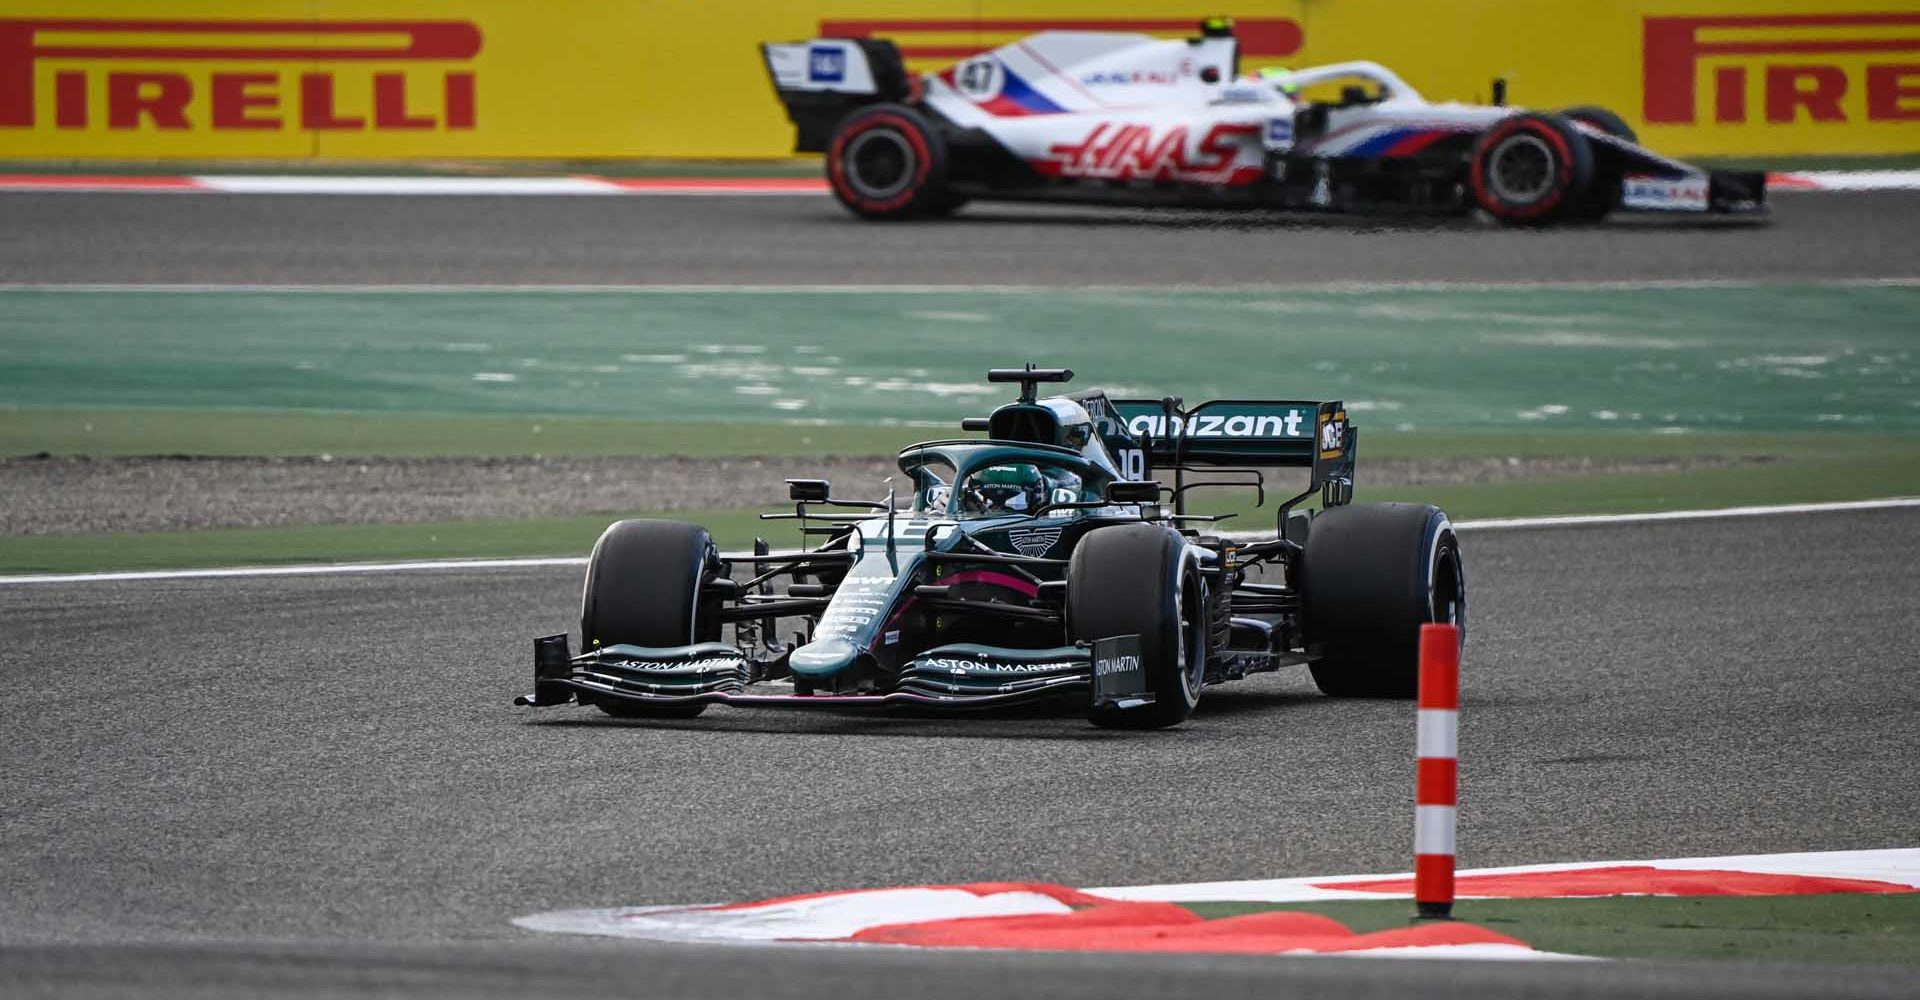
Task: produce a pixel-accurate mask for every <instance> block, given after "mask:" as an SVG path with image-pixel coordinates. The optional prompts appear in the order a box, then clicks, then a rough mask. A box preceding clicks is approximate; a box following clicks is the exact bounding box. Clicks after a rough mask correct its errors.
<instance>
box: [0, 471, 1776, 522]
mask: <svg viewBox="0 0 1920 1000" xmlns="http://www.w3.org/2000/svg"><path fill="white" fill-rule="evenodd" d="M1758 461H1766V459H1764V458H1756V457H1746V458H1734V457H1727V458H1717V457H1705V458H1701V457H1694V458H1686V459H1646V460H1640V459H1629V460H1597V459H1587V458H1554V459H1537V458H1530V459H1519V458H1487V459H1454V460H1392V459H1381V460H1375V461H1370V462H1367V463H1366V465H1365V467H1364V468H1363V469H1362V470H1361V474H1362V475H1363V476H1364V477H1365V481H1366V482H1367V483H1368V484H1371V485H1380V486H1408V485H1419V484H1442V483H1474V482H1492V481H1498V480H1506V479H1515V478H1525V477H1535V476H1567V475H1592V474H1600V473H1615V472H1673V471H1682V470H1687V469H1696V468H1702V467H1718V466H1725V465H1730V464H1736V463H1748V462H1758ZM898 475H899V472H898V469H897V467H896V466H895V465H894V464H893V462H892V460H890V459H884V458H877V457H875V458H846V459H819V458H798V459H794V458H497V459H406V458H400V459H395V458H380V459H328V458H191V457H157V458H111V459H88V458H76V457H24V458H9V459H0V535H47V534H73V533H82V532H101V531H178V530H187V529H195V528H222V527H257V526H273V525H294V524H366V523H396V522H422V521H453V520H474V519H487V520H491V519H513V518H533V517H568V516H574V515H580V514H592V513H613V512H637V511H667V510H700V509H712V508H721V507H764V508H769V509H771V508H775V507H780V506H783V505H784V504H785V502H786V501H785V497H786V487H785V485H784V481H785V480H786V479H789V478H824V479H830V480H832V481H833V483H834V491H835V493H836V495H840V496H847V497H863V498H864V497H877V496H884V495H885V493H886V486H885V485H884V482H883V481H884V480H885V479H886V478H887V477H888V476H896V477H898ZM1295 477H1304V471H1303V470H1284V471H1280V472H1278V473H1277V474H1276V475H1275V476H1274V477H1272V478H1270V480H1269V485H1270V486H1281V485H1284V484H1286V483H1289V482H1292V480H1293V478H1295ZM1302 482H1304V479H1302Z"/></svg>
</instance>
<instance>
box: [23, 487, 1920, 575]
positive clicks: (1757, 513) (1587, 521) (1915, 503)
mask: <svg viewBox="0 0 1920 1000" xmlns="http://www.w3.org/2000/svg"><path fill="white" fill-rule="evenodd" d="M1899 507H1920V497H1888V498H1886V499H1884V500H1836V501H1832V502H1828V503H1783V504H1771V505H1768V506H1756V507H1715V508H1711V509H1707V510H1656V511H1648V512H1645V513H1640V514H1553V515H1546V516H1541V517H1490V518H1485V519H1482V520H1479V521H1455V522H1453V527H1454V530H1455V531H1512V530H1514V529H1522V528H1578V527H1586V526H1589V525H1597V524H1646V523H1654V522H1660V521H1716V520H1721V519H1723V518H1735V517H1766V516H1769V515H1774V514H1836V513H1845V512H1847V511H1861V510H1888V509H1893V508H1899ZM1220 534H1221V536H1222V537H1225V538H1234V539H1253V538H1265V537H1267V535H1268V533H1267V532H1262V531H1223V532H1221V533H1220ZM6 579H7V578H6V577H0V583H5V582H6Z"/></svg>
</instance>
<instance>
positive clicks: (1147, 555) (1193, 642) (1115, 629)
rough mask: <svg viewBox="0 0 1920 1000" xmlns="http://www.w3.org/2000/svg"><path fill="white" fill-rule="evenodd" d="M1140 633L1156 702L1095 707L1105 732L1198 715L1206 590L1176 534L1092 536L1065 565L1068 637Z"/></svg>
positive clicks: (1146, 530)
mask: <svg viewBox="0 0 1920 1000" xmlns="http://www.w3.org/2000/svg"><path fill="white" fill-rule="evenodd" d="M1133 634H1138V635H1139V636H1140V659H1141V661H1142V663H1143V665H1144V666H1145V668H1146V673H1147V687H1148V690H1150V691H1152V692H1153V704H1151V705H1146V706H1142V707H1140V708H1130V709H1116V708H1102V709H1095V710H1093V711H1092V712H1090V713H1089V714H1088V716H1087V717H1088V719H1089V720H1090V721H1092V722H1093V724H1094V725H1096V726H1100V727H1102V728H1107V729H1161V728H1164V727H1166V726H1172V725H1176V724H1178V723H1179V722H1181V721H1182V720H1184V719H1186V717H1187V716H1189V715H1191V714H1193V707H1194V706H1195V705H1197V704H1199V702H1200V688H1201V686H1202V685H1203V684H1204V683H1205V678H1206V669H1207V615H1206V591H1205V588H1204V585H1203V584H1202V582H1201V579H1200V573H1199V570H1198V568H1197V566H1196V565H1195V563H1194V561H1193V559H1192V557H1191V556H1189V555H1188V554H1187V545H1186V541H1185V540H1184V539H1182V538H1181V537H1180V536H1179V535H1178V534H1176V533H1174V532H1171V531H1168V530H1167V529H1165V528H1162V527H1160V526H1158V525H1152V524H1125V525H1114V526H1112V527H1107V528H1097V529H1095V530H1093V531H1091V532H1088V533H1087V535H1086V537H1085V538H1082V539H1081V540H1080V544H1079V545H1078V546H1076V547H1075V548H1074V550H1073V558H1072V559H1071V560H1070V561H1069V562H1068V564H1067V635H1068V637H1069V638H1070V639H1071V640H1073V641H1075V642H1081V641H1092V640H1094V639H1104V638H1108V637H1111V636H1117V635H1133Z"/></svg>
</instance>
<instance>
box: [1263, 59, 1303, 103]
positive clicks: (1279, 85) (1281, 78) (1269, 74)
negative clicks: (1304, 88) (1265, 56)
mask: <svg viewBox="0 0 1920 1000" xmlns="http://www.w3.org/2000/svg"><path fill="white" fill-rule="evenodd" d="M1292 75H1293V70H1290V69H1288V68H1286V67H1285V66H1268V67H1267V68H1265V69H1263V70H1261V71H1260V79H1262V80H1264V81H1266V82H1267V83H1271V84H1273V86H1274V88H1275V89H1277V90H1279V91H1280V92H1281V93H1282V94H1285V95H1287V96H1288V97H1298V96H1300V85H1299V84H1297V83H1292V82H1290V81H1289V80H1288V77H1290V76H1292Z"/></svg>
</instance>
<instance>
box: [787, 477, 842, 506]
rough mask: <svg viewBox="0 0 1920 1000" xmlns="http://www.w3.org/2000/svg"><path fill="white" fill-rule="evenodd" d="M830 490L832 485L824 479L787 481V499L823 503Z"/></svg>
mask: <svg viewBox="0 0 1920 1000" xmlns="http://www.w3.org/2000/svg"><path fill="white" fill-rule="evenodd" d="M832 489H833V487H832V484H830V483H828V482H827V481H826V480H824V479H789V480H787V499H789V500H799V501H803V502H810V503H824V502H825V501H826V499H827V496H828V494H829V493H831V492H832Z"/></svg>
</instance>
